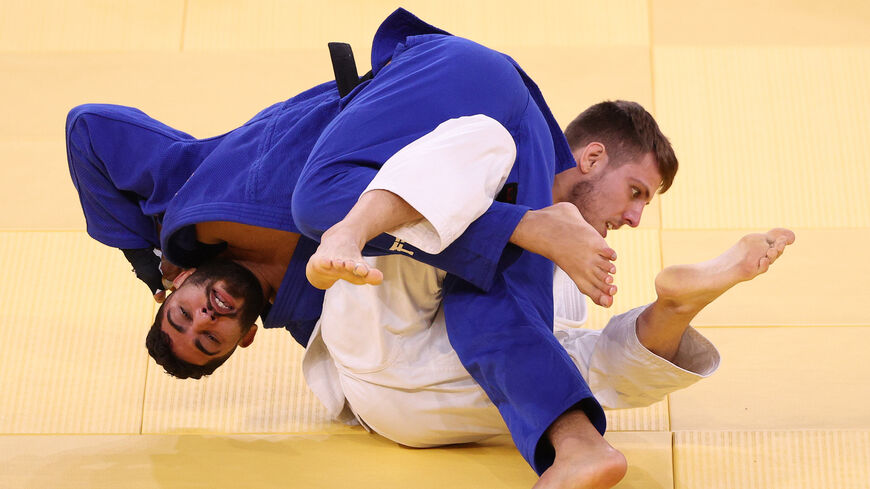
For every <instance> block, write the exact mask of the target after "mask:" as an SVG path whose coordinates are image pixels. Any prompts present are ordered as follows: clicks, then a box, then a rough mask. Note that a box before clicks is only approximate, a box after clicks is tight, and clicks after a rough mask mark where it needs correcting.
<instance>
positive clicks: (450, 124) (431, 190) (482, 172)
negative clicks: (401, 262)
mask: <svg viewBox="0 0 870 489" xmlns="http://www.w3.org/2000/svg"><path fill="white" fill-rule="evenodd" d="M516 152H517V148H516V143H515V142H514V140H513V137H511V135H510V133H509V132H508V131H507V129H505V128H504V126H502V125H501V124H500V123H499V122H498V121H496V120H495V119H493V118H491V117H488V116H485V115H483V114H477V115H472V116H465V117H458V118H456V119H450V120H448V121H445V122H443V123H441V124H440V125H439V126H438V127H436V128H435V129H434V130H433V131H432V132H430V133H428V134H426V135H425V136H423V137H421V138H419V139H417V140H416V141H414V142H412V143H411V144H409V145H407V146H405V147H404V148H402V149H401V150H399V151H398V152H397V153H396V154H394V155H393V156H392V157H391V158H390V159H389V160H387V161H386V163H384V165H383V166H382V167H381V169H380V171H379V172H378V174H377V175H376V176H375V178H374V179H373V180H372V181H371V183H370V184H369V186H368V187H367V188H366V190H365V191H364V192H363V193H365V192H368V191H369V190H388V191H390V192H392V193H394V194H396V195H398V196H399V197H401V198H403V199H404V200H405V201H406V202H408V204H410V205H411V207H413V208H414V209H416V210H417V211H418V212H419V213H420V214H422V215H423V219H422V220H420V221H417V222H414V223H411V224H408V225H405V226H402V227H400V228H397V229H395V230H392V231H390V232H389V234H391V235H393V236H395V237H397V238H399V239H401V240H404V241H406V242H408V243H409V244H411V245H413V246H415V247H417V248H419V249H421V250H423V251H424V252H426V253H430V254H437V253H440V252H441V251H443V250H444V248H446V247H447V246H449V245H450V243H452V242H453V240H455V239H456V238H458V237H459V236H460V235H462V233H463V232H465V229H466V228H467V227H468V226H469V225H470V224H471V223H472V222H473V221H474V220H475V219H477V218H478V217H480V216H481V215H482V214H483V213H484V212H486V210H487V209H488V208H489V206H490V205H491V204H492V201H493V199H495V196H496V194H497V193H498V192H499V190H500V189H501V188H502V186H503V185H504V182H505V180H507V177H508V174H509V173H510V171H511V168H512V167H513V164H514V160H515V159H516Z"/></svg>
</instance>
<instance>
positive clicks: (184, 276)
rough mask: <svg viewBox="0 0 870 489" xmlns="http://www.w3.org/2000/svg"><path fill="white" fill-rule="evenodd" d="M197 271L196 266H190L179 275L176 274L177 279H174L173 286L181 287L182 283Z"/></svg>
mask: <svg viewBox="0 0 870 489" xmlns="http://www.w3.org/2000/svg"><path fill="white" fill-rule="evenodd" d="M195 271H196V269H195V268H188V269H186V270H184V271H183V272H181V273H179V274H178V276H176V277H175V279H173V280H172V286H173V287H175V289H176V290H177V289H178V288H179V287H181V284H183V283H184V281H185V280H187V277H190V276H191V274H193V272H195Z"/></svg>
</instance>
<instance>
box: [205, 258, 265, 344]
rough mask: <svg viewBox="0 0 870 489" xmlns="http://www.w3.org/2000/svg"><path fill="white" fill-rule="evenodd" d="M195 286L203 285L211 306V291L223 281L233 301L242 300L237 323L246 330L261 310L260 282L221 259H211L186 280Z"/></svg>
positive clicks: (231, 263) (233, 264)
mask: <svg viewBox="0 0 870 489" xmlns="http://www.w3.org/2000/svg"><path fill="white" fill-rule="evenodd" d="M188 280H190V281H191V282H192V283H193V284H195V285H205V287H206V292H207V293H208V296H209V302H208V303H209V307H211V306H210V304H211V290H212V287H213V286H214V284H215V283H217V282H220V281H223V287H224V288H225V289H226V291H227V293H228V294H230V295H231V296H232V297H233V298H234V299H236V300H238V299H242V300H243V302H242V307H241V308H239V310H238V314H239V321H240V322H241V323H242V325H243V326H244V327H246V328H248V327H250V326H251V325H252V324H254V321H256V320H257V316H259V315H260V312H261V311H262V310H263V305H264V303H265V298H264V297H263V288H262V286H260V281H259V280H257V277H255V276H254V274H253V273H251V271H250V270H248V269H247V268H245V267H243V266H241V265H239V264H237V263H235V262H233V261H230V260H226V259H223V258H213V259H211V260H209V261H207V262H205V263H203V264H201V265H200V266H199V267H197V269H196V271H195V272H193V274H191V276H190V277H189V278H188Z"/></svg>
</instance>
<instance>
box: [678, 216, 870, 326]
mask: <svg viewBox="0 0 870 489" xmlns="http://www.w3.org/2000/svg"><path fill="white" fill-rule="evenodd" d="M750 232H753V231H752V230H748V229H747V230H742V231H667V230H665V231H663V232H662V243H663V244H662V252H663V257H664V264H665V266H668V265H674V264H680V263H696V262H700V261H703V260H707V259H710V258H713V257H715V256H717V255H718V254H720V253H723V252H724V251H725V250H727V249H728V248H730V247H731V246H733V245H734V244H735V243H737V241H738V240H739V239H740V238H741V237H742V236H744V235H745V234H748V233H750ZM755 232H757V231H755ZM796 235H797V239H796V241H795V244H793V245H791V246H789V247H788V248H786V252H785V254H784V255H783V256H782V257H780V259H779V260H777V262H776V263H774V264H773V266H771V268H770V270H768V272H767V273H766V274H764V275H760V276H758V277H756V278H755V279H754V280H752V281H751V282H746V283H741V284H737V285H736V286H735V287H734V288H733V289H731V290H729V291H728V292H726V293H725V294H724V295H722V296H721V297H720V298H718V299H716V300H715V301H714V302H713V303H712V304H710V305H709V306H707V307H706V308H705V309H704V310H703V311H701V313H700V314H699V315H698V316H697V317H696V318H695V320H694V321H693V324H695V325H700V326H768V325H770V326H790V325H807V326H820V325H829V324H830V325H859V326H866V325H870V310H868V309H867V308H866V307H865V304H866V300H867V297H868V295H870V285H868V282H867V277H868V276H870V260H867V259H866V256H867V243H868V242H870V241H868V240H870V229H867V228H865V229H798V230H796Z"/></svg>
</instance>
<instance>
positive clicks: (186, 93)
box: [0, 46, 655, 226]
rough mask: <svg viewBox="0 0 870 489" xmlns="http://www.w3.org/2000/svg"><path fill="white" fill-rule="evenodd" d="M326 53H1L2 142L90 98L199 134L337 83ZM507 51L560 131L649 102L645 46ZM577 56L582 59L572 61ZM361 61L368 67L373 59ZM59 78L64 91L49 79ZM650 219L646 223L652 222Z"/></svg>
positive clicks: (48, 124)
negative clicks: (600, 108) (600, 112)
mask: <svg viewBox="0 0 870 489" xmlns="http://www.w3.org/2000/svg"><path fill="white" fill-rule="evenodd" d="M321 51H322V50H320V49H314V48H312V49H309V50H294V51H282V52H245V53H233V52H230V53H222V54H218V53H207V52H198V53H183V54H179V53H160V54H157V53H134V54H116V53H75V54H0V74H2V75H4V76H2V77H0V102H2V103H3V104H4V105H5V107H7V108H8V109H9V111H10V113H12V114H15V117H9V118H4V119H3V120H0V140H11V141H19V140H21V139H28V140H34V139H51V140H60V139H61V138H62V137H63V127H64V121H65V120H66V114H67V111H68V110H69V109H70V108H72V107H74V106H76V105H79V104H82V103H91V102H98V103H114V104H119V105H128V106H134V107H138V108H140V109H142V110H143V111H145V112H146V113H148V114H149V115H151V116H152V117H154V118H156V119H158V120H160V121H162V122H165V123H167V124H168V125H170V126H172V127H176V128H178V129H181V130H183V131H185V132H188V133H190V134H192V135H194V136H196V137H209V136H214V135H216V134H220V133H222V132H225V131H227V130H230V129H232V128H235V127H238V126H239V125H241V124H242V123H244V122H245V121H246V120H248V119H249V118H250V117H252V116H253V115H254V114H255V113H256V112H258V111H259V110H260V109H262V108H264V107H266V106H268V105H269V104H272V103H274V102H277V101H280V100H284V99H287V98H289V97H291V96H293V95H295V94H296V93H298V92H301V91H302V90H305V89H308V88H310V87H312V86H314V85H316V84H318V83H322V82H325V81H328V80H330V79H332V78H333V73H332V67H331V65H330V62H329V56H328V54H327V53H325V52H321ZM509 53H510V54H511V55H513V56H514V57H515V58H516V59H517V60H518V62H519V63H522V65H523V67H524V69H526V70H527V72H528V73H529V75H530V76H532V77H533V78H534V79H535V81H536V82H537V83H539V84H540V87H541V90H542V91H543V93H544V96H545V98H546V100H547V102H548V104H549V105H550V108H551V109H552V110H553V113H554V115H555V116H556V118H557V120H558V121H559V122H560V124H562V126H563V127H564V126H565V125H567V124H568V123H569V122H570V121H571V120H572V119H573V118H574V117H576V116H577V115H578V114H579V113H580V112H581V111H582V110H583V109H585V108H586V107H588V106H589V105H592V104H594V103H596V102H600V101H602V100H605V99H615V98H622V99H629V100H635V101H637V102H639V103H641V104H642V105H644V106H646V107H648V108H649V107H650V106H651V105H652V88H651V84H650V63H649V50H648V49H646V48H640V47H613V46H603V47H588V46H587V47H578V48H540V47H538V48H535V47H522V48H513V49H511V50H510V51H509ZM574 57H577V58H579V59H583V60H585V62H584V63H583V64H581V63H568V64H566V62H565V59H572V58H574ZM357 64H358V65H359V66H360V70H362V69H363V64H365V66H366V68H365V70H368V68H367V66H368V61H367V60H358V62H357ZM589 66H594V67H595V69H589V68H588V67H589ZM57 79H63V85H62V87H59V86H58V85H57V84H55V83H53V82H52V81H53V80H57ZM202 80H205V82H202ZM193 81H196V82H195V83H193ZM216 101H219V102H216ZM650 219H651V218H650V216H647V217H646V219H645V220H644V221H645V222H644V225H645V226H647V225H650V224H655V223H651V222H650Z"/></svg>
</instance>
